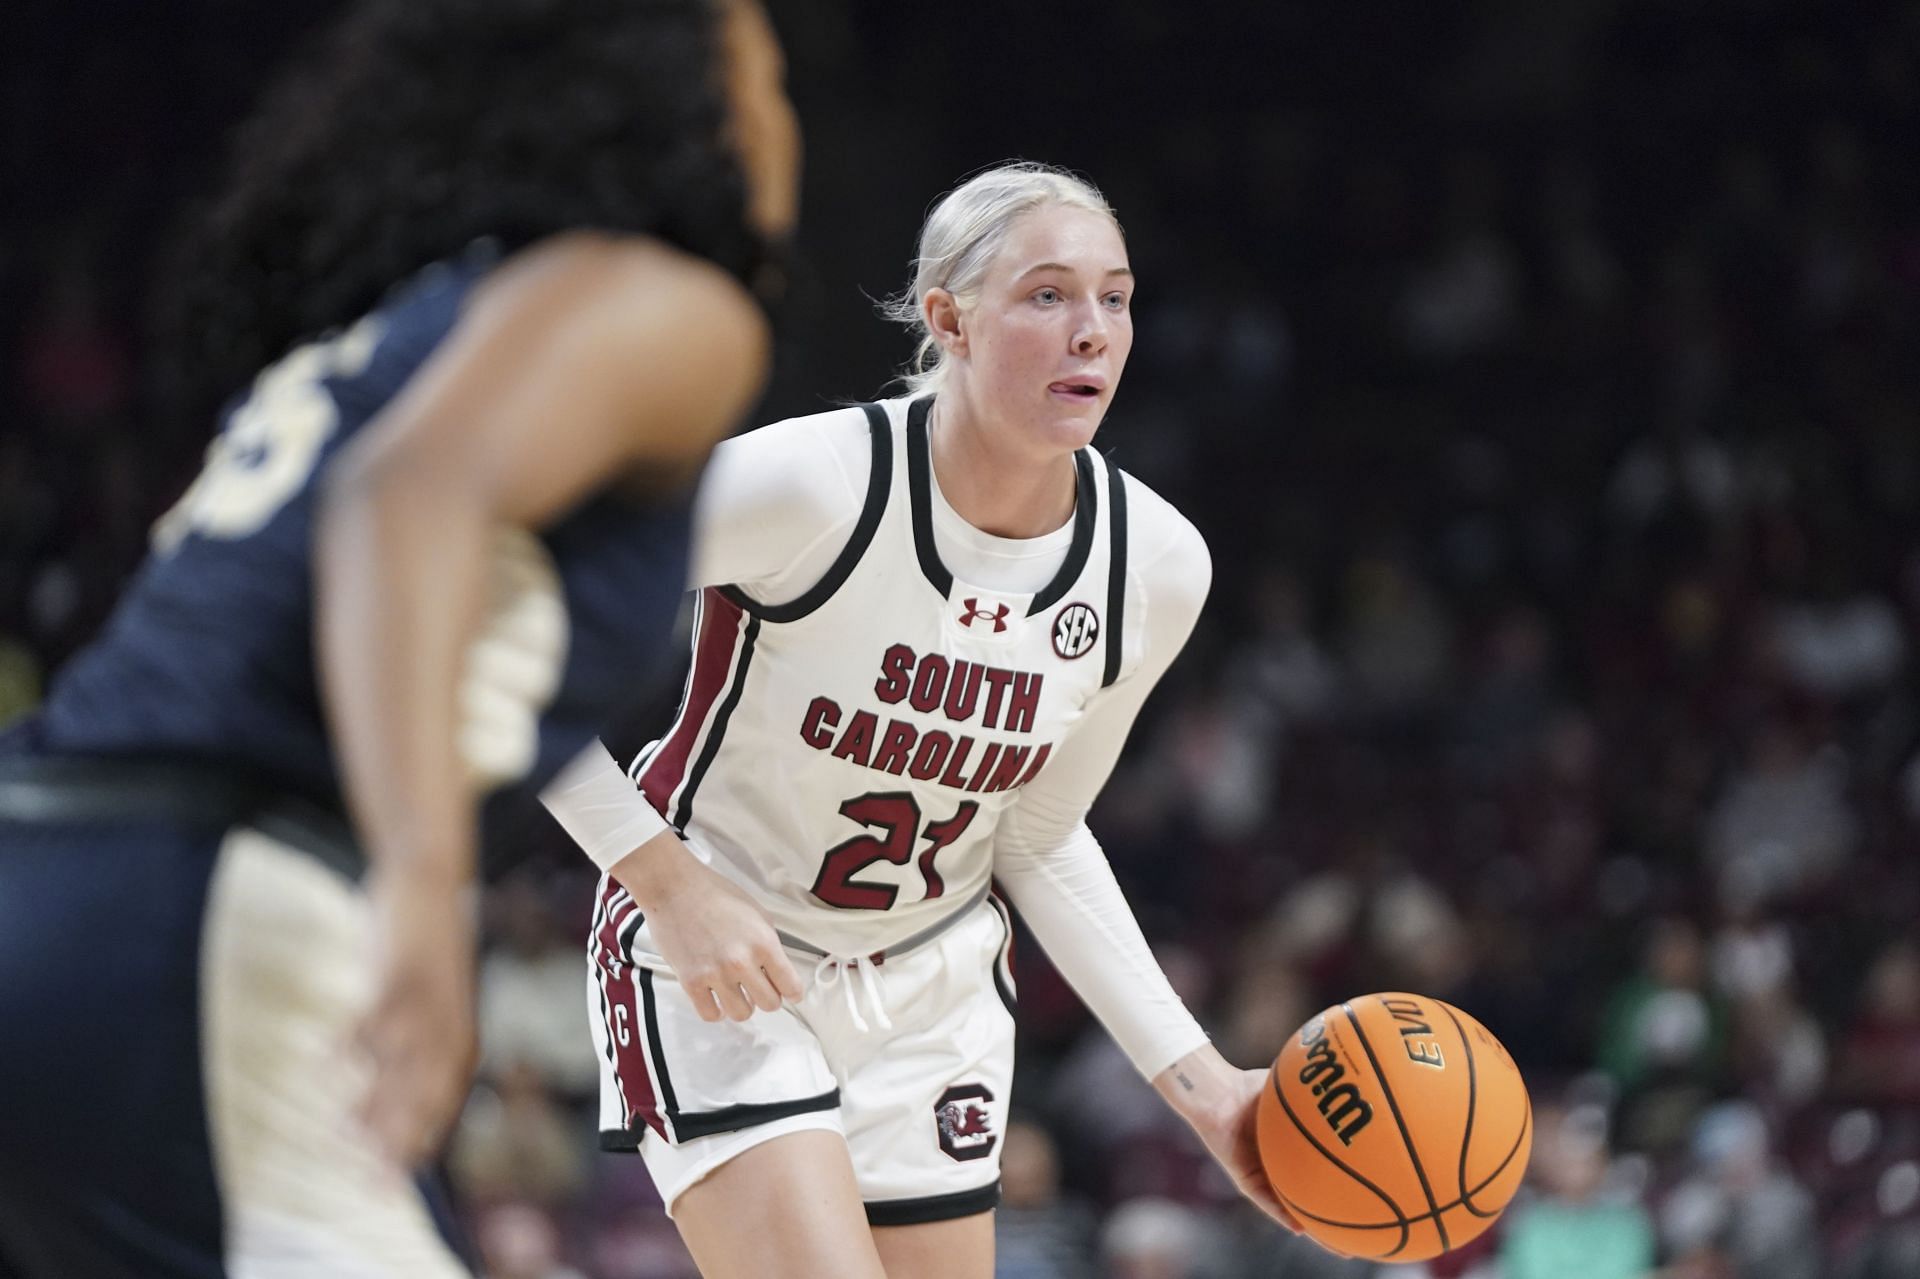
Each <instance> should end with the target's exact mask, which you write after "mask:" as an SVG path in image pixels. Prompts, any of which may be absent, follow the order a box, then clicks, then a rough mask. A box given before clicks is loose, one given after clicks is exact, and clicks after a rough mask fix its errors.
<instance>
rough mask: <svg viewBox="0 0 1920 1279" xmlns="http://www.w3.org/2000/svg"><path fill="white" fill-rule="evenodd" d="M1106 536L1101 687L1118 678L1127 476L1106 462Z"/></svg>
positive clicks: (1124, 588) (1124, 580) (1124, 619)
mask: <svg viewBox="0 0 1920 1279" xmlns="http://www.w3.org/2000/svg"><path fill="white" fill-rule="evenodd" d="M1101 460H1102V461H1106V459H1105V458H1102V459H1101ZM1107 533H1108V535H1109V536H1110V537H1111V538H1112V539H1113V545H1112V549H1111V550H1110V551H1109V552H1108V554H1107V670H1106V674H1105V675H1104V676H1102V677H1101V680H1100V687H1102V688H1105V687H1107V686H1108V685H1109V684H1112V683H1113V682H1114V681H1115V680H1117V679H1119V678H1120V655H1121V653H1122V651H1123V650H1124V648H1125V644H1124V638H1125V636H1126V633H1127V625H1126V623H1127V473H1126V472H1125V471H1122V470H1121V469H1120V468H1119V467H1117V466H1115V465H1114V464H1113V463H1112V462H1107Z"/></svg>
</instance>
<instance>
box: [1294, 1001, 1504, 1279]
mask: <svg viewBox="0 0 1920 1279" xmlns="http://www.w3.org/2000/svg"><path fill="white" fill-rule="evenodd" d="M1268 1084H1269V1086H1268V1088H1267V1089H1266V1091H1264V1092H1263V1093H1261V1094H1260V1106H1259V1116H1258V1117H1259V1133H1260V1159H1261V1162H1262V1163H1263V1164H1265V1165H1266V1169H1267V1178H1268V1180H1269V1181H1271V1182H1272V1183H1273V1188H1274V1189H1275V1190H1276V1191H1278V1192H1279V1194H1280V1198H1281V1199H1282V1201H1284V1202H1285V1203H1286V1205H1287V1207H1288V1208H1290V1209H1292V1211H1293V1215H1294V1216H1295V1217H1297V1218H1298V1219H1299V1221H1300V1224H1301V1226H1303V1227H1304V1228H1305V1229H1306V1232H1307V1234H1308V1235H1310V1236H1311V1237H1312V1238H1313V1239H1314V1240H1316V1241H1317V1242H1319V1243H1320V1244H1322V1245H1324V1246H1325V1247H1328V1248H1331V1249H1332V1250H1333V1251H1335V1252H1338V1253H1343V1254H1345V1255H1347V1256H1350V1257H1366V1258H1369V1259H1371V1260H1374V1261H1425V1260H1427V1259H1428V1258H1430V1257H1437V1256H1439V1255H1440V1254H1441V1253H1443V1252H1448V1251H1450V1250H1452V1249H1454V1248H1458V1247H1459V1246H1460V1245H1461V1244H1463V1243H1466V1242H1467V1241H1468V1240H1469V1239H1472V1238H1473V1237H1474V1236H1475V1235H1478V1234H1479V1233H1480V1232H1481V1231H1483V1230H1485V1229H1486V1228H1487V1227H1488V1226H1490V1225H1492V1224H1493V1222H1494V1219H1495V1218H1496V1217H1498V1216H1499V1215H1500V1212H1501V1210H1502V1209H1503V1208H1505V1207H1506V1206H1507V1201H1508V1200H1510V1199H1512V1198H1513V1192H1514V1191H1515V1190H1518V1189H1519V1188H1520V1179H1521V1177H1522V1176H1523V1175H1524V1174H1525V1173H1526V1170H1527V1156H1528V1155H1529V1154H1530V1153H1531V1152H1532V1150H1533V1106H1532V1104H1531V1103H1530V1102H1529V1101H1528V1100H1527V1086H1526V1084H1525V1083H1524V1082H1523V1081H1522V1080H1521V1078H1520V1071H1519V1069H1518V1068H1517V1067H1515V1066H1514V1064H1513V1058H1511V1057H1509V1056H1508V1055H1507V1050H1506V1049H1505V1048H1503V1047H1501V1046H1500V1041H1499V1040H1497V1039H1495V1038H1494V1037H1493V1036H1492V1035H1491V1034H1489V1033H1488V1031H1487V1028H1486V1027H1485V1026H1482V1025H1481V1024H1480V1023H1479V1022H1477V1021H1475V1020H1474V1019H1473V1018H1471V1017H1469V1016H1467V1014H1465V1013H1463V1012H1461V1011H1460V1010H1459V1009H1458V1008H1454V1007H1452V1006H1451V1005H1449V1004H1444V1003H1441V1002H1440V1001H1439V1000H1437V999H1429V998H1428V997H1426V996H1425V995H1408V994H1401V993H1398V992H1391V993H1387V994H1379V995H1362V996H1360V997H1359V998H1358V999H1353V1000H1349V1001H1348V1002H1347V1003H1344V1004H1338V1005H1336V1006H1334V1007H1332V1008H1329V1009H1327V1010H1326V1011H1325V1012H1323V1013H1321V1014H1320V1015H1319V1016H1317V1017H1314V1018H1313V1019H1312V1020H1311V1021H1309V1022H1308V1023H1307V1024H1306V1025H1305V1026H1302V1027H1301V1028H1300V1030H1299V1033H1297V1034H1296V1035H1294V1036H1293V1038H1292V1039H1290V1040H1288V1041H1287V1046H1286V1047H1285V1048H1283V1049H1281V1050H1280V1056H1279V1059H1278V1060H1276V1061H1275V1062H1274V1063H1273V1073H1272V1074H1271V1075H1270V1076H1269V1077H1268Z"/></svg>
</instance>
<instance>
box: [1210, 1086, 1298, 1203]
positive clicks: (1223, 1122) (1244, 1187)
mask: <svg viewBox="0 0 1920 1279" xmlns="http://www.w3.org/2000/svg"><path fill="white" fill-rule="evenodd" d="M1233 1074H1234V1077H1233V1078H1232V1079H1231V1081H1230V1083H1229V1087H1230V1088H1231V1089H1232V1090H1233V1093H1232V1095H1233V1096H1234V1098H1235V1104H1234V1105H1233V1106H1232V1107H1230V1108H1229V1109H1227V1110H1226V1111H1225V1113H1224V1114H1222V1115H1221V1117H1220V1118H1219V1119H1218V1120H1217V1121H1216V1122H1215V1123H1213V1124H1209V1125H1207V1126H1205V1127H1203V1126H1201V1125H1200V1124H1198V1123H1196V1124H1194V1131H1195V1132H1196V1133H1198V1134H1199V1135H1200V1140H1201V1141H1203V1142H1205V1143H1206V1147H1207V1150H1208V1151H1209V1152H1210V1153H1211V1154H1212V1155H1213V1157H1214V1159H1215V1160H1217V1161H1218V1162H1219V1164H1220V1166H1221V1167H1222V1168H1225V1169H1226V1170H1227V1175H1228V1176H1230V1177H1232V1178H1233V1184H1234V1185H1236V1186H1238V1187H1239V1188H1240V1193H1241V1194H1243V1195H1245V1196H1246V1197H1247V1198H1249V1199H1251V1200H1252V1201H1253V1202H1254V1205H1255V1206H1256V1207H1258V1208H1259V1209H1260V1210H1261V1211H1262V1212H1264V1213H1266V1214H1267V1215H1268V1216H1269V1217H1272V1218H1273V1219H1274V1220H1275V1221H1277V1222H1279V1223H1280V1224H1281V1225H1283V1226H1285V1227H1286V1228H1287V1229H1288V1230H1291V1231H1293V1232H1294V1233H1295V1234H1299V1233H1300V1223H1299V1222H1298V1221H1296V1220H1294V1217H1293V1214H1292V1213H1290V1212H1288V1211H1287V1209H1286V1206H1285V1205H1284V1204H1282V1203H1281V1202H1280V1196H1278V1195H1276V1194H1275V1193H1274V1192H1273V1186H1272V1184H1271V1183H1270V1182H1269V1181H1268V1180H1267V1170H1266V1167H1265V1165H1263V1164H1262V1163H1261V1162H1260V1147H1259V1143H1258V1142H1257V1140H1256V1139H1255V1133H1256V1132H1257V1130H1258V1125H1257V1122H1256V1120H1255V1118H1254V1113H1255V1107H1256V1106H1257V1105H1258V1104H1259V1101H1260V1090H1261V1089H1263V1088H1265V1087H1266V1086H1267V1072H1266V1071H1264V1070H1236V1071H1234V1072H1233Z"/></svg>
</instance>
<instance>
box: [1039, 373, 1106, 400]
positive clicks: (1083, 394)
mask: <svg viewBox="0 0 1920 1279" xmlns="http://www.w3.org/2000/svg"><path fill="white" fill-rule="evenodd" d="M1105 389H1106V387H1105V385H1104V384H1102V383H1100V382H1093V381H1081V380H1079V379H1077V378H1069V379H1067V380H1065V381H1061V382H1053V383H1049V384H1048V386H1047V390H1048V391H1049V392H1050V393H1051V394H1054V395H1057V396H1060V397H1061V398H1062V399H1067V400H1072V401H1073V402H1075V403H1076V404H1091V403H1093V402H1094V401H1095V400H1097V399H1099V398H1100V393H1101V392H1102V391H1104V390H1105Z"/></svg>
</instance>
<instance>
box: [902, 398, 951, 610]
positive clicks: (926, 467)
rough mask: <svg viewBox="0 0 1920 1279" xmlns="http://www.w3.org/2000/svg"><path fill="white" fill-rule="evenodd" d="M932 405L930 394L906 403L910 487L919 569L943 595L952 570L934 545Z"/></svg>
mask: <svg viewBox="0 0 1920 1279" xmlns="http://www.w3.org/2000/svg"><path fill="white" fill-rule="evenodd" d="M932 408H933V397H932V396H931V395H929V396H926V397H924V398H922V399H918V400H915V401H914V402H913V403H912V404H909V405H908V406H907V490H908V492H909V493H910V494H911V495H912V497H913V550H914V554H916V555H917V556H919V557H920V571H921V572H922V573H924V574H926V576H927V580H928V581H929V582H932V583H933V589H934V590H936V591H939V592H940V596H941V598H942V599H944V598H946V597H947V596H948V595H951V594H952V593H953V574H952V573H949V572H948V571H947V566H946V565H945V564H942V563H941V562H940V552H939V551H937V550H935V549H934V545H933V452H932V444H931V441H930V439H929V438H928V435H927V414H928V412H929V411H931V410H932Z"/></svg>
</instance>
